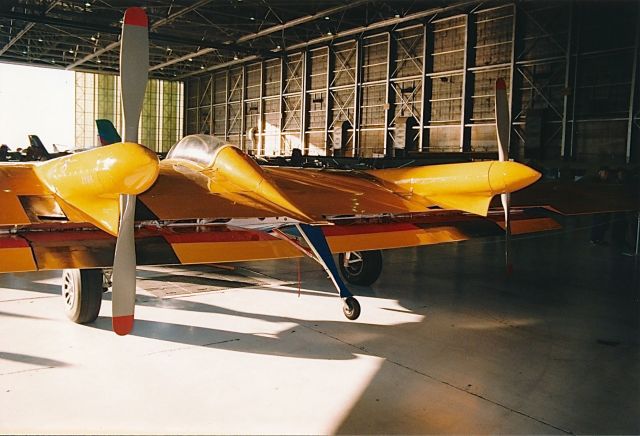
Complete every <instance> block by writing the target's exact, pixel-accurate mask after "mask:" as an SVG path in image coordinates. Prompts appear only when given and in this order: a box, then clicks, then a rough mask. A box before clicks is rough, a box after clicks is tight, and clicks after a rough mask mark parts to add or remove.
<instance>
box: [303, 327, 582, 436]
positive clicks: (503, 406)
mask: <svg viewBox="0 0 640 436" xmlns="http://www.w3.org/2000/svg"><path fill="white" fill-rule="evenodd" d="M301 325H303V326H304V327H306V328H308V329H310V330H313V331H314V332H317V333H320V334H321V335H324V336H327V337H329V338H331V339H334V340H336V341H338V342H341V343H343V344H345V345H348V346H350V347H352V348H355V349H357V350H360V351H363V352H365V353H366V354H368V355H369V356H372V357H383V356H376V355H374V354H372V353H371V352H369V351H368V350H367V349H366V348H365V347H359V346H357V345H355V344H352V343H350V342H347V341H344V340H342V339H340V338H337V337H335V336H332V335H330V334H328V333H326V332H323V331H321V330H318V329H315V328H313V327H310V326H308V325H305V324H301ZM383 358H384V359H385V360H386V361H387V362H389V363H392V364H393V365H396V366H398V367H400V368H403V369H406V370H408V371H411V372H413V373H415V374H418V375H421V376H423V377H426V378H428V379H430V380H433V381H436V382H438V383H441V384H443V385H445V386H448V387H450V388H453V389H455V390H458V391H460V392H463V393H465V394H469V395H472V396H474V397H476V398H479V399H481V400H483V401H486V402H488V403H491V404H493V405H495V406H498V407H501V408H503V409H505V410H508V411H510V412H513V413H517V414H518V415H521V416H524V417H525V418H528V419H531V420H533V421H536V422H538V423H540V424H543V425H546V426H548V427H551V428H554V429H556V430H559V431H561V432H563V433H566V434H575V433H574V432H573V431H571V430H566V429H564V428H562V427H558V426H556V425H553V424H551V423H549V422H546V421H544V420H542V419H540V418H536V417H535V416H531V415H528V414H526V413H524V412H521V411H519V410H517V409H513V408H511V407H509V406H507V405H505V404H502V403H499V402H497V401H494V400H492V399H490V398H487V397H484V396H482V395H480V394H476V393H474V392H470V391H468V390H465V389H462V388H461V387H459V386H456V385H454V384H452V383H449V382H447V381H444V380H440V379H439V378H437V377H434V376H432V375H429V374H427V373H424V372H422V371H419V370H417V369H414V368H411V367H409V366H406V365H404V364H402V363H400V362H396V361H395V360H392V359H389V358H388V357H383Z"/></svg>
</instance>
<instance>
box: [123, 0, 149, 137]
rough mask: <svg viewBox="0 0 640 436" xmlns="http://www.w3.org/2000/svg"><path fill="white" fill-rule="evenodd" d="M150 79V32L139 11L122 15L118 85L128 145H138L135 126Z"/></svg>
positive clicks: (129, 11) (132, 9)
mask: <svg viewBox="0 0 640 436" xmlns="http://www.w3.org/2000/svg"><path fill="white" fill-rule="evenodd" d="M148 76H149V29H148V20H147V14H146V13H145V12H144V10H143V9H142V8H137V7H134V8H129V9H127V10H126V12H125V13H124V25H123V26H122V38H121V44H120V82H121V86H122V112H123V115H124V135H123V138H124V140H125V141H127V142H138V124H139V122H140V113H141V112H142V102H143V100H144V93H145V90H146V88H147V79H148Z"/></svg>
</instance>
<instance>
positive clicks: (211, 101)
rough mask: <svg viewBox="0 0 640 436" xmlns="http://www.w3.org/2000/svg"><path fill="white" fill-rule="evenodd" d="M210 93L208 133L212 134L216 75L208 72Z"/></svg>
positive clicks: (214, 114)
mask: <svg viewBox="0 0 640 436" xmlns="http://www.w3.org/2000/svg"><path fill="white" fill-rule="evenodd" d="M209 80H211V95H210V96H209V134H210V135H213V125H214V123H215V116H216V112H215V111H214V110H213V102H214V98H215V95H216V77H215V74H214V73H210V79H209Z"/></svg>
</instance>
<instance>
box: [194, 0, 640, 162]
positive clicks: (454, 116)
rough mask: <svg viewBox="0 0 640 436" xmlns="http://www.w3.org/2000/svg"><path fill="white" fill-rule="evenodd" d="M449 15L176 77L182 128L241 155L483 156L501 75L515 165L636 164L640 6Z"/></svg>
mask: <svg viewBox="0 0 640 436" xmlns="http://www.w3.org/2000/svg"><path fill="white" fill-rule="evenodd" d="M458 12H462V13H458V14H457V15H450V16H442V15H439V16H427V17H424V18H422V19H419V20H413V21H406V22H400V21H399V22H398V24H396V25H393V26H390V27H389V28H387V29H385V28H382V29H380V28H379V29H376V31H374V32H367V31H366V30H365V31H363V32H362V34H360V35H359V36H358V37H353V36H348V37H344V38H341V37H340V34H338V35H335V41H333V42H332V43H330V44H325V45H320V46H313V47H310V48H307V49H302V50H300V51H297V52H294V53H288V54H286V56H284V57H283V58H281V59H269V60H265V61H259V62H256V61H255V60H254V61H252V62H250V63H247V64H244V65H243V66H242V67H237V66H234V67H233V68H232V69H230V70H214V71H212V72H210V73H206V74H203V75H201V76H199V77H193V78H189V79H188V80H187V81H186V87H187V94H188V95H189V96H191V95H192V94H193V98H188V99H187V100H186V102H185V104H186V120H185V131H186V133H196V132H206V131H210V132H213V133H214V134H216V135H219V136H224V137H225V138H227V139H228V140H230V141H232V142H235V143H236V144H238V145H240V146H241V147H243V148H248V147H249V146H250V143H249V142H248V139H247V134H248V132H249V131H251V132H252V133H251V134H252V135H254V136H255V138H254V140H255V141H254V142H255V144H254V145H253V150H254V151H255V152H256V153H258V154H263V155H287V154H290V153H291V149H292V148H294V147H298V148H301V149H303V151H304V152H305V153H309V154H318V155H325V154H335V155H343V156H362V157H373V156H399V155H403V154H405V153H406V151H407V150H413V151H420V152H424V153H428V152H437V151H489V152H495V151H496V150H497V146H496V134H495V128H494V125H495V115H494V96H493V92H494V91H493V87H494V83H495V80H496V78H498V77H502V78H504V79H505V81H506V82H507V92H508V95H509V99H510V104H511V107H512V116H511V118H512V120H511V121H512V129H511V153H512V155H513V156H514V157H516V158H517V159H535V160H545V161H549V160H552V161H553V160H559V159H565V160H572V161H583V162H602V161H607V163H611V164H621V163H624V162H630V161H631V160H632V159H633V158H634V157H635V156H637V151H638V148H639V145H638V142H639V140H640V139H639V138H640V133H639V130H640V120H639V116H640V113H639V112H640V111H639V107H640V104H639V103H638V95H639V94H640V92H638V90H637V88H638V80H637V79H638V78H637V76H638V67H637V66H638V51H639V45H640V43H639V40H640V38H639V34H640V24H639V23H640V3H638V2H624V1H612V2H579V1H577V2H575V1H574V2H572V1H566V2H564V1H536V2H519V3H515V4H511V3H507V4H502V5H498V6H494V7H489V6H485V5H484V4H483V3H480V2H478V3H475V4H470V5H469V6H468V9H467V11H464V10H461V9H458ZM203 82H204V83H211V85H212V86H211V89H212V91H209V90H208V88H207V85H205V84H203ZM209 92H212V93H213V96H214V97H213V98H208V97H207V96H208V95H209V94H208V93H209ZM196 95H198V96H201V97H203V98H202V99H198V98H196ZM209 100H210V101H211V102H210V103H209V105H208V106H207V101H209ZM407 132H408V133H407Z"/></svg>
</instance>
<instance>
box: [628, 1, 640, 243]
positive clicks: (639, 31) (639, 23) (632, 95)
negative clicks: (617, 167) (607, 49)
mask: <svg viewBox="0 0 640 436" xmlns="http://www.w3.org/2000/svg"><path fill="white" fill-rule="evenodd" d="M636 7H637V8H638V13H637V14H638V18H637V19H636V41H635V49H634V55H633V67H632V68H631V89H630V92H629V121H628V124H627V153H626V161H627V163H630V162H631V156H632V154H633V153H632V151H633V150H631V146H632V142H633V115H634V113H635V106H634V105H635V102H636V92H637V90H636V88H637V84H638V56H640V55H638V51H639V50H640V5H637V6H636ZM636 153H637V151H636ZM638 220H639V221H638V222H640V215H638ZM636 251H637V244H636Z"/></svg>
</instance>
